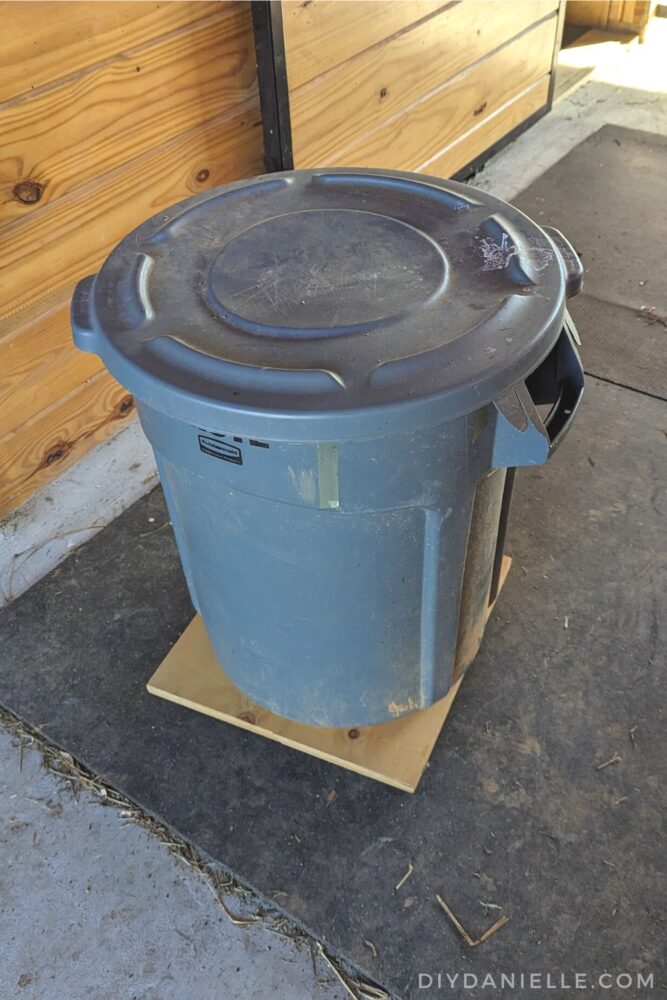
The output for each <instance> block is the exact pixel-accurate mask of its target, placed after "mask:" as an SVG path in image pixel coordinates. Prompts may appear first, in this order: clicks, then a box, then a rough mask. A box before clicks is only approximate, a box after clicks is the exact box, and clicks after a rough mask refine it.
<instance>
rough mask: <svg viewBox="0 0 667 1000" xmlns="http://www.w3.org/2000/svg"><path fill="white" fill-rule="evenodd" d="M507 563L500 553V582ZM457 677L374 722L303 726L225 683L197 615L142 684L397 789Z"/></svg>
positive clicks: (432, 731)
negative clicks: (428, 700)
mask: <svg viewBox="0 0 667 1000" xmlns="http://www.w3.org/2000/svg"><path fill="white" fill-rule="evenodd" d="M511 562H512V560H511V559H510V558H509V557H508V556H505V558H504V560H503V567H502V573H501V587H502V584H503V583H504V582H505V579H506V577H507V574H508V572H509V568H510V565H511ZM490 611H491V609H489V613H490ZM461 681H462V678H461V679H459V680H458V681H457V682H456V683H455V684H454V686H453V687H452V688H451V689H450V691H449V692H448V694H447V695H446V696H445V697H444V698H443V699H441V700H440V701H438V702H436V703H435V705H431V707H430V708H427V709H424V710H423V711H421V712H413V713H412V714H411V715H406V716H404V717H403V718H402V719H396V720H395V721H392V722H385V723H383V724H382V725H379V726H368V727H365V728H360V729H333V728H326V727H320V726H307V725H304V724H303V723H300V722H293V721H292V720H291V719H285V718H283V717H282V716H280V715H275V714H274V713H273V712H269V711H268V710H267V709H265V708H262V707H261V705H258V704H257V703H256V702H254V701H252V700H251V699H250V698H248V697H246V695H244V694H243V692H242V691H240V690H239V689H238V688H237V687H236V685H235V684H233V683H232V681H231V680H230V679H229V678H228V677H227V675H226V674H225V673H224V671H223V669H222V668H221V667H220V666H219V664H218V661H217V660H216V657H215V654H214V652H213V649H212V647H211V644H210V642H209V640H208V636H207V634H206V629H205V627H204V622H203V620H202V618H201V616H200V615H197V616H196V617H195V618H194V619H193V620H192V621H191V622H190V624H189V625H188V627H187V628H186V630H185V632H184V633H183V634H182V636H181V637H180V639H178V641H177V642H176V643H175V645H174V646H173V648H172V649H171V651H170V652H169V653H168V654H167V656H166V657H165V659H164V660H163V661H162V663H161V664H160V666H159V667H158V669H157V670H156V672H155V673H154V674H153V676H152V677H151V679H150V680H149V682H148V684H147V687H148V690H149V691H150V693H151V694H154V695H157V696H158V697H160V698H166V699H167V700H168V701H173V702H176V704H178V705H184V706H185V707H186V708H192V709H194V710H195V711H197V712H203V713H204V714H205V715H210V716H212V717H213V718H215V719H220V720H221V721H222V722H227V723H230V724H231V725H233V726H239V727H240V728H241V729H247V730H249V731H250V732H253V733H257V734H258V735H259V736H264V737H266V738H267V739H270V740H275V741H277V742H278V743H282V744H284V745H285V746H289V747H293V748H294V749H295V750H301V751H302V752H303V753H307V754H311V755H312V756H314V757H319V758H321V759H322V760H327V761H329V762H330V763H332V764H338V765H339V766H340V767H345V768H347V769H348V770H350V771H356V772H357V773H358V774H363V775H365V776H366V777H368V778H373V779H374V780H376V781H382V782H384V783H385V784H388V785H393V786H394V787H395V788H400V789H402V790H403V791H406V792H414V790H415V788H416V787H417V785H418V783H419V779H420V778H421V776H422V773H423V771H424V768H425V767H426V765H427V764H428V760H429V757H430V756H431V751H432V750H433V747H434V746H435V742H436V740H437V738H438V736H439V735H440V730H441V729H442V727H443V724H444V722H445V719H446V718H447V715H448V713H449V710H450V708H451V707H452V704H453V702H454V698H455V697H456V695H457V692H458V690H459V687H460V685H461Z"/></svg>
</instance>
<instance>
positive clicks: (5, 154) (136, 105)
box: [0, 4, 256, 222]
mask: <svg viewBox="0 0 667 1000" xmlns="http://www.w3.org/2000/svg"><path fill="white" fill-rule="evenodd" d="M19 6H20V5H19ZM255 92H256V72H255V49H254V44H253V38H252V31H251V30H250V22H249V18H248V12H247V10H245V9H244V8H243V7H242V6H240V5H236V4H230V5H226V4H221V5H220V6H219V8H218V12H217V13H215V14H214V15H213V16H212V17H208V18H206V19H205V20H202V21H196V22H195V23H194V24H192V25H189V26H187V27H185V28H183V29H181V30H180V31H178V32H174V33H171V34H168V35H166V36H165V37H163V38H160V39H156V40H155V41H154V42H153V44H151V45H147V46H142V47H141V48H139V49H134V50H132V51H131V52H130V53H123V54H121V55H119V56H118V57H117V58H115V59H111V60H108V61H105V62H103V63H101V64H100V65H98V66H93V67H90V68H88V69H86V70H85V72H82V73H80V74H75V75H74V76H73V77H72V76H68V77H67V78H66V79H64V80H61V81H59V82H57V83H55V84H54V85H53V86H51V87H47V88H44V89H43V90H41V91H39V92H36V93H35V94H31V95H30V96H29V97H28V99H26V100H20V101H15V102H9V103H8V104H5V105H3V106H2V107H0V222H5V221H10V220H12V219H26V218H29V217H30V216H32V215H35V214H40V213H42V212H43V210H44V207H45V205H46V204H48V203H49V202H55V201H56V200H58V199H60V198H63V197H66V196H67V195H68V194H70V193H71V192H73V191H78V190H80V189H81V188H82V187H84V186H85V185H86V184H87V183H89V182H90V181H92V180H94V179H95V178H98V177H99V176H101V175H102V174H106V173H108V172H109V171H111V170H113V169H114V168H116V167H121V166H123V165H124V164H126V163H128V162H129V161H130V160H133V159H134V158H135V157H137V156H140V155H141V154H142V153H144V152H146V151H147V150H149V149H152V148H154V147H157V146H161V145H163V144H164V143H166V142H169V141H170V140H171V139H174V138H175V137H176V136H178V135H181V134H182V133H184V132H187V131H189V130H192V129H194V128H197V127H201V126H203V125H204V123H206V122H208V121H209V120H210V119H212V118H215V117H217V116H219V115H222V114H224V113H225V112H226V111H229V110H230V109H231V108H232V107H234V106H236V105H239V104H242V103H243V102H244V101H248V100H250V99H252V97H253V96H254V94H255ZM28 183H29V184H32V185H39V189H40V197H39V200H38V201H29V202H28V203H27V204H26V203H25V201H24V200H21V199H20V198H19V197H17V196H15V192H16V191H21V188H20V187H17V186H18V185H21V184H23V185H25V184H28Z"/></svg>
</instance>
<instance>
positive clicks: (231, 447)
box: [198, 434, 243, 465]
mask: <svg viewBox="0 0 667 1000" xmlns="http://www.w3.org/2000/svg"><path fill="white" fill-rule="evenodd" d="M198 437H199V447H200V449H201V451H203V452H204V454H206V455H213V457H214V458H221V459H223V461H225V462H233V463H234V465H243V455H242V454H241V449H240V448H237V447H236V445H235V444H227V442H226V441H221V440H220V439H219V438H214V437H206V436H205V435H204V434H199V435H198Z"/></svg>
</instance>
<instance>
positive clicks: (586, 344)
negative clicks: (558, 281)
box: [515, 125, 667, 399]
mask: <svg viewBox="0 0 667 1000" xmlns="http://www.w3.org/2000/svg"><path fill="white" fill-rule="evenodd" d="M515 204H516V205H517V206H518V207H519V208H520V209H522V211H524V212H525V213H526V214H527V215H529V216H531V217H532V218H534V219H535V221H536V222H540V223H543V224H545V225H550V226H554V227H555V228H556V229H560V230H562V231H563V233H564V234H565V235H566V236H567V238H568V239H569V240H570V242H571V243H572V244H573V245H574V247H575V249H576V250H577V251H578V253H579V255H580V257H581V259H582V261H583V264H584V269H585V277H584V292H583V294H582V295H580V296H578V297H577V298H575V299H573V300H572V301H571V311H572V316H573V318H574V321H575V323H576V324H577V325H578V327H579V332H580V334H581V340H582V349H581V351H582V358H583V361H584V368H585V369H586V371H587V372H588V373H589V374H591V375H597V376H598V377H600V378H604V379H608V380H609V381H610V382H616V383H617V384H618V385H625V386H628V387H629V388H632V389H638V390H639V391H641V392H646V393H649V394H651V395H654V396H659V397H661V398H662V399H667V362H666V361H665V357H666V354H667V282H665V260H666V259H667V227H666V226H665V213H664V206H665V205H667V138H665V137H664V136H661V135H655V134H653V133H650V132H639V131H635V130H633V129H626V128H620V127H617V126H615V125H605V126H604V128H601V129H600V130H599V131H597V132H595V133H593V135H591V136H589V138H588V139H586V140H585V141H584V142H582V143H580V145H579V146H576V147H575V148H574V149H573V150H572V151H571V152H570V153H568V154H567V156H565V157H564V158H563V159H562V160H559V161H558V163H556V164H554V166H553V167H551V169H550V170H547V171H546V173H544V174H542V176H541V177H539V178H538V179H537V180H536V181H535V182H534V183H533V184H531V186H530V187H529V188H527V190H526V191H524V192H523V193H522V194H520V195H519V196H518V197H517V198H516V199H515Z"/></svg>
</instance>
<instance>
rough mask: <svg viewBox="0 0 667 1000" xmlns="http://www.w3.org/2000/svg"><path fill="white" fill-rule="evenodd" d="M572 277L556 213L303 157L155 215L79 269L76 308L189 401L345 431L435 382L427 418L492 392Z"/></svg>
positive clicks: (164, 386)
mask: <svg viewBox="0 0 667 1000" xmlns="http://www.w3.org/2000/svg"><path fill="white" fill-rule="evenodd" d="M567 281H568V271H567V267H566V265H565V263H564V261H563V258H562V256H561V253H560V252H559V250H558V248H557V246H556V243H555V242H553V240H552V238H551V237H550V236H549V235H547V233H545V232H544V230H543V229H541V228H540V227H539V226H537V225H535V223H533V222H531V221H530V220H529V219H528V218H526V216H524V215H523V214H522V213H521V212H519V211H518V210H517V209H515V208H513V207H511V206H510V205H507V204H505V203H504V202H502V201H500V200H498V199H497V198H494V197H492V196H490V195H488V194H486V193H484V192H480V191H477V190H475V189H474V188H472V187H469V186H467V185H463V184H459V183H455V182H453V181H447V180H441V179H437V178H432V177H426V176H423V175H417V174H405V173H397V172H393V171H382V170H350V169H340V170H309V171H293V172H289V173H282V174H270V175H267V176H264V177H259V178H255V179H253V180H249V181H242V182H240V183H236V184H230V185H227V186H225V187H221V188H217V189H214V190H211V191H209V192H207V193H206V194H203V195H199V196H197V197H194V198H191V199H189V200H187V201H184V202H182V203H180V204H179V205H176V206H174V207H173V208H172V209H170V210H168V211H166V212H163V213H160V214H159V215H156V216H154V217H153V218H152V219H150V220H149V221H148V222H146V223H144V224H143V225H142V226H140V227H139V228H138V229H136V230H135V231H134V232H133V233H131V234H130V235H129V236H128V237H127V238H126V239H124V240H123V242H122V243H121V244H120V245H119V246H118V247H117V248H116V249H115V250H114V251H113V252H112V254H111V255H110V257H109V258H108V260H107V261H106V263H105V264H104V266H103V268H102V270H101V272H100V274H99V275H98V276H97V278H95V279H94V281H93V280H92V279H86V281H85V282H83V283H82V284H81V285H80V286H79V289H78V290H77V293H76V297H75V302H74V304H73V323H74V327H75V335H76V339H77V342H78V343H79V346H81V347H83V348H84V349H87V350H92V351H95V352H96V353H98V354H100V356H101V357H102V358H103V359H104V361H105V363H106V364H107V366H108V368H109V369H110V370H111V372H112V373H113V374H114V375H116V377H117V378H119V380H120V381H121V382H123V383H124V384H125V385H126V386H127V387H128V388H129V389H130V390H131V391H133V392H135V393H136V394H137V396H139V398H140V399H141V398H143V399H145V400H146V401H147V402H150V404H151V405H154V406H157V407H158V408H160V409H163V410H165V411H166V412H170V413H173V414H174V415H175V416H180V417H182V418H183V419H189V420H191V421H192V422H193V423H196V422H201V421H202V420H203V419H205V414H206V413H208V415H209V416H210V415H211V414H213V413H214V412H216V411H221V410H224V411H225V414H226V417H225V419H226V420H227V423H228V424H229V423H230V419H229V418H232V420H231V422H232V423H234V422H236V423H235V426H238V427H239V428H240V427H241V425H243V427H244V429H246V428H248V427H251V430H252V433H258V434H259V433H261V431H262V426H261V424H262V420H269V421H270V425H271V429H272V433H274V434H275V433H279V435H280V436H282V434H283V430H281V429H279V430H278V431H277V430H276V429H277V428H283V427H284V429H285V434H284V436H293V435H294V434H295V432H296V431H297V430H298V434H299V435H300V436H301V437H307V438H310V437H320V438H321V437H324V436H328V437H332V436H333V437H335V436H337V434H338V431H337V430H336V427H337V424H336V420H337V419H338V420H339V421H340V419H341V418H343V417H345V419H344V420H343V422H344V423H345V424H346V425H348V431H347V432H348V433H350V431H353V430H354V428H355V427H356V426H357V422H359V421H360V423H359V425H358V428H357V432H358V433H363V427H362V425H363V424H364V414H366V415H367V416H369V415H370V411H373V412H374V413H375V412H376V411H377V414H376V415H378V416H379V415H380V414H385V416H386V417H387V419H388V420H389V413H390V411H391V413H392V415H393V416H394V417H396V418H398V419H402V418H405V419H408V420H409V421H410V415H409V413H408V411H409V410H410V411H411V410H412V409H413V408H416V409H415V413H414V414H413V416H414V417H415V418H417V416H418V415H417V413H416V410H417V409H419V406H420V404H422V403H427V402H428V404H429V405H428V411H429V413H428V415H427V414H426V411H424V412H422V413H421V415H420V416H419V419H425V420H429V421H430V420H432V419H434V416H435V414H438V415H440V416H441V417H442V418H443V419H446V418H447V417H450V416H452V417H453V416H456V415H460V414H462V413H465V412H469V411H472V410H474V409H476V408H478V407H479V406H481V405H484V404H485V403H488V402H490V401H491V400H492V399H493V398H495V397H496V396H497V395H499V394H500V393H502V392H503V391H504V390H506V389H507V388H508V387H510V386H511V385H514V384H516V383H517V382H518V381H520V380H522V379H523V378H524V377H525V376H526V375H528V374H529V373H530V372H531V371H532V370H533V369H534V368H536V367H537V365H538V364H539V363H540V361H541V360H542V358H543V357H545V355H546V354H547V353H548V351H549V350H550V348H551V347H552V346H553V344H554V342H555V340H556V338H557V336H558V334H559V331H560V328H561V324H562V320H563V312H564V306H565V295H566V291H567ZM434 407H435V408H434ZM378 408H379V409H378ZM313 421H314V422H315V424H317V425H319V427H318V429H317V430H315V429H314V428H313V429H312V433H311V428H310V425H311V424H312V423H313ZM410 422H413V423H414V420H412V421H410ZM389 423H393V419H392V420H389ZM287 424H290V425H291V427H290V429H289V431H288V430H287ZM374 424H376V425H377V421H374ZM325 425H326V427H325Z"/></svg>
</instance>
